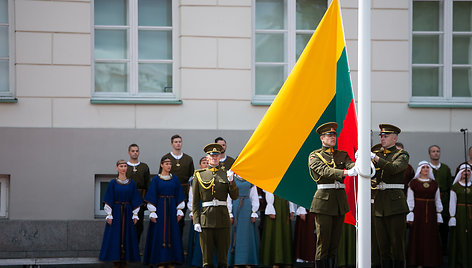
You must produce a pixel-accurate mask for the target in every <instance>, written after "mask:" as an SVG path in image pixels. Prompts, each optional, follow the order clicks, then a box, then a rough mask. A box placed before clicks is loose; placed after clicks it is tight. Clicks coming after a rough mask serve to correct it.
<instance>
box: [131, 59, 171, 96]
mask: <svg viewBox="0 0 472 268" xmlns="http://www.w3.org/2000/svg"><path fill="white" fill-rule="evenodd" d="M139 92H140V93H143V92H145V93H158V92H172V64H159V63H140V64H139Z"/></svg>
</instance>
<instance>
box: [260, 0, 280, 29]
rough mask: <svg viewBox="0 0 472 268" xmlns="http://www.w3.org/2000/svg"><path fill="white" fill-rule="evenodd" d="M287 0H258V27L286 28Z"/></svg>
mask: <svg viewBox="0 0 472 268" xmlns="http://www.w3.org/2000/svg"><path fill="white" fill-rule="evenodd" d="M285 24H286V23H285V0H256V29H286V27H285Z"/></svg>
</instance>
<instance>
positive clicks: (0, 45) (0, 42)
mask: <svg viewBox="0 0 472 268" xmlns="http://www.w3.org/2000/svg"><path fill="white" fill-rule="evenodd" d="M8 55H9V53H8V26H0V57H8Z"/></svg>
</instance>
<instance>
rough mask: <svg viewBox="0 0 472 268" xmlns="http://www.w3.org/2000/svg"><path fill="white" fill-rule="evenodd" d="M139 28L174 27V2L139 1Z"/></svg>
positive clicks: (159, 0) (167, 0) (163, 0)
mask: <svg viewBox="0 0 472 268" xmlns="http://www.w3.org/2000/svg"><path fill="white" fill-rule="evenodd" d="M138 12H139V14H138V24H139V26H172V0H157V1H156V0H138Z"/></svg>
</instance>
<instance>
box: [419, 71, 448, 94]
mask: <svg viewBox="0 0 472 268" xmlns="http://www.w3.org/2000/svg"><path fill="white" fill-rule="evenodd" d="M440 77H442V68H415V67H413V70H412V78H413V81H412V88H413V92H412V93H413V96H431V97H438V96H439V97H441V96H442V86H441V81H440Z"/></svg>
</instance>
